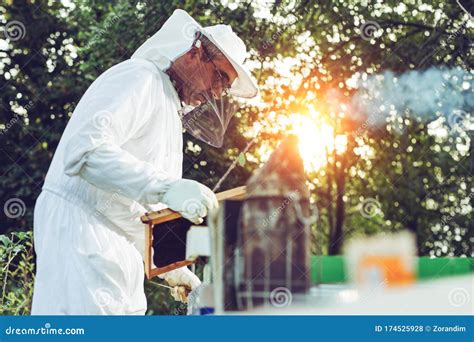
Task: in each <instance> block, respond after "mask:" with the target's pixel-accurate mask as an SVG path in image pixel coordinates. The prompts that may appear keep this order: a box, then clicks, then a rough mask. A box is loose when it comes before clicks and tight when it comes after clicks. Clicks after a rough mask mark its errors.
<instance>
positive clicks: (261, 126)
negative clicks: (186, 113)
mask: <svg viewBox="0 0 474 342" xmlns="http://www.w3.org/2000/svg"><path fill="white" fill-rule="evenodd" d="M462 5H463V4H462V3H460V2H456V1H451V2H445V1H435V0H432V1H427V0H405V1H403V2H400V1H384V2H380V1H369V0H366V1H351V0H338V1H318V2H316V1H274V2H273V1H272V2H270V1H193V0H189V1H166V2H159V1H123V0H114V1H92V0H91V1H69V0H68V1H42V0H39V1H21V0H20V1H13V0H6V1H3V2H2V4H1V5H0V175H1V177H0V183H1V186H0V205H1V206H2V208H3V210H2V211H0V234H2V235H1V236H0V239H1V240H0V257H1V265H2V269H1V271H0V279H1V282H0V284H1V285H2V290H1V291H2V294H1V296H0V297H1V298H0V300H1V312H3V313H4V314H28V313H29V307H30V304H31V295H32V285H33V275H34V253H33V250H32V240H31V239H32V235H31V231H32V218H33V209H34V204H35V200H36V198H37V196H38V195H39V193H40V191H41V186H42V183H43V179H44V177H45V175H46V172H47V170H48V167H49V163H50V161H51V158H52V156H53V154H54V151H55V148H56V146H57V144H58V142H59V139H60V137H61V134H62V132H63V130H64V128H65V126H66V124H67V122H68V119H69V118H70V116H71V115H72V113H73V111H74V108H75V106H76V104H77V102H78V101H79V99H80V98H81V96H82V94H83V93H84V92H85V91H86V89H87V88H88V86H89V85H90V84H91V83H92V82H93V81H94V80H95V79H96V78H97V77H98V76H99V75H100V74H101V73H103V72H104V71H105V70H107V69H108V68H110V67H111V66H113V65H115V64H117V63H119V62H121V61H124V60H126V59H128V58H130V56H131V55H132V54H133V52H134V51H135V49H137V48H138V47H139V46H140V44H141V43H143V42H144V41H145V40H146V39H147V38H148V37H149V36H151V35H153V34H154V33H155V32H156V31H157V30H159V28H160V27H161V25H162V24H163V23H164V22H165V20H166V19H167V18H168V17H169V16H170V15H171V13H172V12H173V11H174V10H175V9H176V8H181V9H184V10H186V11H187V12H188V13H189V14H190V15H191V16H193V17H194V18H195V19H196V20H197V21H198V22H200V23H201V24H202V25H203V26H206V25H213V24H217V23H225V24H229V25H231V26H232V27H233V29H234V31H236V32H237V34H238V35H239V36H240V37H241V38H242V39H243V40H244V41H245V43H246V44H247V46H248V47H249V56H248V61H247V64H248V65H249V66H250V67H251V68H252V70H253V73H254V75H255V77H256V79H257V80H258V83H259V85H260V87H261V92H260V96H259V97H258V98H257V99H254V100H251V101H247V102H242V103H241V108H240V110H239V111H238V112H237V113H236V114H235V115H234V117H233V118H232V120H231V122H230V126H229V129H228V133H227V136H226V139H225V142H224V147H223V148H221V149H216V148H213V147H210V146H207V145H204V144H202V143H200V142H198V141H197V140H195V139H193V138H192V137H191V136H189V135H187V134H185V144H184V145H185V151H184V152H185V158H184V165H183V177H185V178H192V179H196V180H198V181H200V182H203V183H205V184H206V185H208V186H210V187H211V188H212V187H213V186H214V185H215V184H216V183H217V182H218V180H219V179H220V177H221V176H222V175H223V174H224V173H225V171H226V170H227V169H228V168H229V166H230V165H231V164H232V163H235V165H236V166H235V168H234V169H233V170H232V174H231V176H230V177H228V178H227V179H226V180H225V181H224V182H223V184H222V186H221V190H224V189H228V188H231V187H235V186H239V185H242V184H245V182H246V180H247V179H248V177H249V176H250V174H251V173H252V171H253V170H255V169H256V168H258V167H259V166H261V165H262V164H263V163H264V162H265V160H266V159H267V158H268V156H269V154H270V153H271V152H272V151H273V149H274V148H275V146H276V145H277V144H278V142H279V141H280V139H281V138H282V137H283V136H285V135H286V134H288V133H294V134H296V135H298V136H299V138H300V152H301V154H302V157H303V159H304V162H305V168H306V172H307V176H308V186H309V187H310V190H311V196H312V201H313V202H314V204H315V207H317V211H318V220H317V222H316V223H315V224H314V225H313V227H312V235H311V239H312V241H311V248H312V253H313V254H317V255H340V254H341V253H342V252H343V246H344V244H345V243H347V241H350V240H351V239H352V238H354V237H360V236H366V235H373V234H376V233H380V232H397V231H402V230H408V231H411V232H413V233H414V234H415V235H416V238H417V249H418V254H419V255H420V256H431V257H444V256H456V257H472V256H473V250H472V244H473V239H474V238H473V230H474V229H473V228H474V227H473V226H474V220H473V206H474V183H473V174H474V172H473V171H474V155H473V150H474V142H473V137H474V133H473V132H474V121H473V115H472V113H473V108H474V95H473V86H474V82H473V79H472V76H473V70H472V67H473V62H474V61H473V44H472V43H473V41H472V39H473V32H472V29H473V21H472V16H471V14H470V13H469V8H467V6H464V8H463V6H462ZM146 290H147V296H148V304H149V310H148V314H184V313H185V306H184V305H178V304H177V303H175V302H173V301H172V299H171V297H170V296H169V293H168V290H163V289H161V288H159V287H158V286H156V285H155V284H153V283H152V282H148V281H147V283H146Z"/></svg>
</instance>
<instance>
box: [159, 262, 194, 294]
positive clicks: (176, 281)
mask: <svg viewBox="0 0 474 342" xmlns="http://www.w3.org/2000/svg"><path fill="white" fill-rule="evenodd" d="M158 277H159V278H161V279H164V280H166V282H167V283H168V285H169V286H172V287H173V289H172V290H171V295H172V296H173V298H174V299H175V300H176V301H181V302H185V303H186V302H187V295H188V294H189V292H191V291H192V290H195V289H196V288H197V287H198V286H199V285H201V281H200V280H199V278H198V277H197V276H196V275H195V274H194V273H193V272H191V271H190V270H189V268H187V267H186V266H184V267H180V268H177V269H175V270H172V271H169V272H166V273H163V274H160V275H158Z"/></svg>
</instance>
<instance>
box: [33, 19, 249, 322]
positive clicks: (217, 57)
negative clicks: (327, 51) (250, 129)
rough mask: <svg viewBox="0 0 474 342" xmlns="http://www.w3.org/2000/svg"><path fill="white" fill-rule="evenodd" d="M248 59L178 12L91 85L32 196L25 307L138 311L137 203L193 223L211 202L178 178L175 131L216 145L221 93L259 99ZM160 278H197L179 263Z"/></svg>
mask: <svg viewBox="0 0 474 342" xmlns="http://www.w3.org/2000/svg"><path fill="white" fill-rule="evenodd" d="M245 56H246V48H245V45H244V43H243V42H242V40H241V39H240V38H238V37H237V35H236V34H235V33H234V32H233V31H232V29H231V27H230V26H227V25H215V26H210V27H205V28H203V27H201V26H200V25H199V24H198V23H197V22H196V21H194V20H193V19H192V18H191V17H190V16H189V15H188V14H187V13H186V12H184V11H182V10H176V11H175V12H174V13H173V15H172V16H171V17H170V18H169V19H168V20H167V21H166V22H165V24H164V25H163V27H162V28H161V29H160V30H159V31H158V32H157V33H156V34H155V35H154V36H152V37H151V38H150V39H148V40H147V41H146V42H145V43H144V44H143V45H142V46H141V47H140V48H139V49H138V50H137V51H136V52H135V53H134V54H133V56H132V58H131V59H129V60H127V61H125V62H122V63H120V64H118V65H116V66H114V67H112V68H111V69H109V70H107V71H106V72H105V73H104V74H102V75H101V76H100V77H99V78H97V80H96V81H95V82H94V83H92V85H91V86H90V87H89V89H88V90H87V91H86V93H85V94H84V96H83V97H82V99H81V100H80V102H79V104H78V105H77V107H76V109H75V111H74V113H73V115H72V117H71V119H70V120H69V123H68V125H67V127H66V129H65V131H64V133H63V136H62V138H61V141H60V143H59V146H58V148H57V150H56V153H55V155H54V158H53V161H52V163H51V166H50V168H49V171H48V174H47V176H46V179H45V183H44V186H43V191H42V193H41V194H40V196H39V198H38V199H37V202H36V207H35V213H34V243H35V250H36V254H37V272H36V278H35V284H34V295H33V307H32V314H40V315H54V314H78V315H82V314H93V315H95V314H121V315H129V314H137V315H143V314H144V313H145V311H146V308H147V303H146V298H145V293H144V287H143V285H144V284H143V283H144V268H143V255H144V226H143V225H142V224H141V223H140V216H141V215H143V214H144V213H145V212H146V210H145V208H144V207H145V206H149V207H151V208H153V209H154V210H157V209H161V208H163V207H165V206H167V207H169V208H171V209H173V210H176V211H178V212H180V213H181V214H182V215H183V216H184V217H185V218H187V219H189V220H191V221H193V222H201V221H202V218H203V217H204V216H206V214H207V211H208V210H210V209H212V208H215V207H216V206H217V200H216V197H215V195H214V193H213V192H212V191H211V190H210V189H209V188H207V187H206V186H204V185H202V184H200V183H198V182H196V181H193V180H188V179H182V178H181V174H182V161H183V138H182V132H183V128H184V129H186V130H188V131H189V132H190V133H191V134H193V135H195V136H196V137H197V138H199V139H202V140H203V141H206V142H207V143H209V144H211V145H214V146H219V145H220V144H221V143H222V137H223V133H224V132H225V129H226V128H227V124H228V121H229V119H230V116H231V114H229V113H230V111H228V110H226V109H224V108H226V106H224V105H222V104H223V102H222V100H223V98H224V95H223V94H225V93H229V94H230V95H233V96H237V97H246V98H250V97H253V96H255V95H256V94H257V86H256V84H255V82H254V81H253V80H252V78H251V76H250V73H249V72H248V70H246V68H245V67H244V66H243V61H244V59H245ZM226 103H228V102H226ZM227 107H229V106H227ZM162 278H163V279H165V280H166V281H167V282H168V283H169V284H170V285H171V286H178V285H184V286H188V287H190V288H192V289H194V288H196V287H197V286H198V285H199V284H200V281H199V278H198V277H196V275H194V274H193V273H192V272H191V271H190V270H189V269H188V268H186V267H183V268H180V269H177V270H174V271H171V272H168V273H166V274H164V275H163V276H162Z"/></svg>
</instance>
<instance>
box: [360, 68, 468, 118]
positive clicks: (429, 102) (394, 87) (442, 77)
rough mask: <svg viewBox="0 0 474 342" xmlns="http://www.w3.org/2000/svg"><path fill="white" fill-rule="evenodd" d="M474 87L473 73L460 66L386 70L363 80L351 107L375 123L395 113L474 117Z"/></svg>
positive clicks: (434, 116) (420, 115) (412, 115)
mask: <svg viewBox="0 0 474 342" xmlns="http://www.w3.org/2000/svg"><path fill="white" fill-rule="evenodd" d="M473 88H474V80H473V75H472V73H469V72H468V71H466V70H463V69H461V68H455V69H454V68H453V69H437V68H430V69H427V70H424V71H418V70H411V71H407V72H405V73H402V74H395V73H394V72H392V71H387V72H385V73H383V74H379V75H375V76H369V77H367V78H366V79H365V80H360V81H359V83H358V91H357V92H356V94H355V95H354V97H353V99H352V106H353V108H354V110H355V113H354V114H355V115H356V116H358V117H359V118H360V119H364V118H367V117H368V118H369V119H370V122H371V124H373V125H380V124H384V123H385V122H386V119H387V118H388V117H390V116H396V115H404V116H411V117H414V118H417V119H420V120H427V121H431V120H434V119H436V118H438V117H440V116H444V117H445V118H446V121H448V119H449V118H450V117H451V116H453V115H459V113H460V112H461V113H464V114H463V115H464V116H465V117H466V118H467V119H468V120H472V117H473V113H474V89H473ZM471 122H472V121H471Z"/></svg>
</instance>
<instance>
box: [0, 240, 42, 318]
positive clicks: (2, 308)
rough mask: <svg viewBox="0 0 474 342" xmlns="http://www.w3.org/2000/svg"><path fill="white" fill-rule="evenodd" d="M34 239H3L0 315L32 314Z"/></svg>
mask: <svg viewBox="0 0 474 342" xmlns="http://www.w3.org/2000/svg"><path fill="white" fill-rule="evenodd" d="M32 235H33V234H32V233H31V232H17V233H12V234H10V235H9V236H8V235H0V265H2V266H1V268H0V279H1V281H0V284H1V287H2V289H1V294H0V315H28V314H29V313H30V309H31V299H32V296H33V282H34V274H33V269H34V262H33V240H32Z"/></svg>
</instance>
